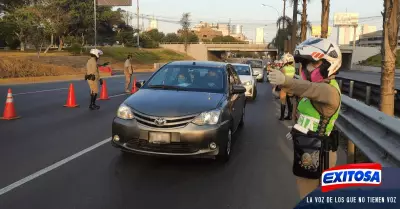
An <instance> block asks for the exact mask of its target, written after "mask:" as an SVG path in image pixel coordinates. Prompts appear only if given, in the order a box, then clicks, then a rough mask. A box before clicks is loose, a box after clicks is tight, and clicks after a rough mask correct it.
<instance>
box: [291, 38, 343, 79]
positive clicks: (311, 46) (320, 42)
mask: <svg viewBox="0 0 400 209" xmlns="http://www.w3.org/2000/svg"><path fill="white" fill-rule="evenodd" d="M294 59H295V60H296V62H299V63H302V66H307V65H308V63H310V62H313V61H319V60H322V61H324V63H323V64H322V65H321V67H320V70H321V74H322V75H323V76H324V77H325V76H326V77H329V76H331V75H333V74H335V73H336V72H337V71H338V70H339V68H340V66H341V65H342V52H341V51H340V48H339V47H338V46H337V45H336V44H335V43H333V42H332V41H330V40H328V39H323V38H309V39H307V40H305V41H304V42H303V43H301V44H299V45H298V46H297V47H296V50H295V52H294Z"/></svg>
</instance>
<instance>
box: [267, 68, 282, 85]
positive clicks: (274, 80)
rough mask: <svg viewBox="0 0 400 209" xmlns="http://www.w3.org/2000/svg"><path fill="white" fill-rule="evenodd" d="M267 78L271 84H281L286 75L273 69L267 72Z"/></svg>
mask: <svg viewBox="0 0 400 209" xmlns="http://www.w3.org/2000/svg"><path fill="white" fill-rule="evenodd" d="M268 80H269V83H271V84H272V85H282V84H284V83H285V80H286V77H285V74H283V73H282V72H281V71H279V70H275V69H273V70H271V71H270V72H269V74H268Z"/></svg>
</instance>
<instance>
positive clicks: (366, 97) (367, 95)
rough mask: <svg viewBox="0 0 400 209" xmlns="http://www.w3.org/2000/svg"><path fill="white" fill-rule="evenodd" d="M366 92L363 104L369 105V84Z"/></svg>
mask: <svg viewBox="0 0 400 209" xmlns="http://www.w3.org/2000/svg"><path fill="white" fill-rule="evenodd" d="M366 90H367V92H366V93H365V104H367V105H371V86H367V89H366Z"/></svg>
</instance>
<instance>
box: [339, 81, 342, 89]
mask: <svg viewBox="0 0 400 209" xmlns="http://www.w3.org/2000/svg"><path fill="white" fill-rule="evenodd" d="M342 86H343V80H339V89H340V90H342Z"/></svg>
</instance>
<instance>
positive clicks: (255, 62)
mask: <svg viewBox="0 0 400 209" xmlns="http://www.w3.org/2000/svg"><path fill="white" fill-rule="evenodd" d="M245 64H248V65H250V67H251V69H252V70H253V72H254V73H256V72H257V73H258V74H257V76H256V80H257V81H260V82H264V71H265V64H264V61H263V60H262V59H249V60H246V61H245Z"/></svg>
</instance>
